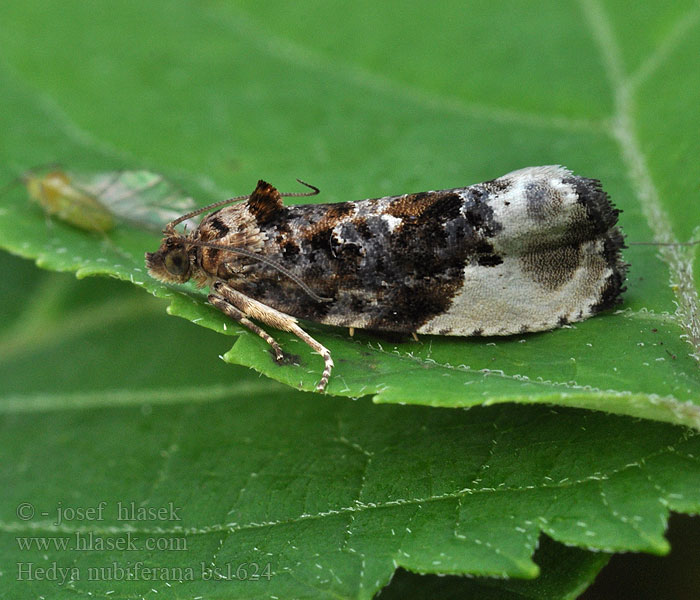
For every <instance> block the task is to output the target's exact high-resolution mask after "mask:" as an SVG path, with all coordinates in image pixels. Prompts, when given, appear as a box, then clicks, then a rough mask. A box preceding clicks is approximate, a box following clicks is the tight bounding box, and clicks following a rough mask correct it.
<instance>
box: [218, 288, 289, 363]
mask: <svg viewBox="0 0 700 600" xmlns="http://www.w3.org/2000/svg"><path fill="white" fill-rule="evenodd" d="M208 300H209V302H210V304H212V305H213V306H214V307H216V308H218V309H219V310H220V311H221V312H222V313H224V314H225V315H226V316H227V317H231V318H232V319H233V320H234V321H236V323H240V324H241V325H243V326H244V327H247V328H248V329H250V330H251V331H252V332H253V333H255V334H257V335H259V336H260V337H261V338H262V339H264V340H265V341H266V342H267V343H268V344H270V346H271V347H272V349H273V350H274V351H275V359H276V360H277V361H278V362H279V361H281V360H282V359H283V358H284V353H283V352H282V348H281V347H280V345H279V344H278V343H277V342H276V341H275V339H274V338H273V337H272V336H271V335H269V334H268V333H267V332H266V331H265V330H263V329H261V328H260V327H258V326H257V325H256V324H255V323H253V322H252V321H251V320H250V319H247V318H246V316H245V315H244V314H243V313H242V312H241V311H240V310H238V309H237V308H236V307H235V306H233V305H232V304H231V303H229V302H228V300H226V299H225V298H222V297H221V296H217V295H216V294H209V297H208Z"/></svg>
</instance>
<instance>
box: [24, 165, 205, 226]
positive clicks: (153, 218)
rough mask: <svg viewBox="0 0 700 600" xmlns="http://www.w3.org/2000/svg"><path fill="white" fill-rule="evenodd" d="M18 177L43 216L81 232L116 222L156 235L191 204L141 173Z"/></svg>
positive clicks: (59, 173) (158, 177) (153, 177)
mask: <svg viewBox="0 0 700 600" xmlns="http://www.w3.org/2000/svg"><path fill="white" fill-rule="evenodd" d="M21 179H22V181H23V182H24V185H25V186H26V188H27V192H28V193H29V197H30V198H31V199H32V200H33V201H34V202H36V203H38V204H39V205H40V206H41V207H42V208H43V209H44V211H45V212H46V213H47V214H48V215H50V216H52V217H56V218H58V219H60V220H61V221H64V222H66V223H68V224H70V225H73V226H74V227H78V228H79V229H82V230H84V231H94V232H99V233H106V232H108V231H110V230H112V229H114V227H115V226H116V224H117V222H126V223H129V224H131V225H133V226H136V227H138V228H139V229H146V230H151V231H160V229H161V228H162V224H163V223H165V222H168V221H171V220H172V219H174V218H177V216H178V215H181V214H182V213H183V212H188V211H190V210H192V209H193V208H194V207H195V205H196V203H195V202H194V200H193V199H192V198H190V197H188V196H185V195H184V194H183V193H182V192H180V191H179V190H177V189H176V188H175V187H174V186H173V185H172V184H170V183H169V182H167V181H166V180H165V179H164V178H163V177H162V176H161V175H158V174H157V173H152V172H150V171H144V170H141V171H107V172H103V173H74V172H69V171H63V170H60V169H51V170H50V171H48V172H44V173H38V172H35V171H28V172H27V173H25V174H24V175H23V176H22V178H21ZM189 226H190V227H192V228H194V227H196V224H193V223H190V224H189Z"/></svg>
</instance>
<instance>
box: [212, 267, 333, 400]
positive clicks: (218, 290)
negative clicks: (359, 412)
mask: <svg viewBox="0 0 700 600" xmlns="http://www.w3.org/2000/svg"><path fill="white" fill-rule="evenodd" d="M212 289H213V290H214V292H215V293H214V294H211V295H210V296H209V298H210V300H209V301H210V302H212V300H211V298H212V296H213V297H214V298H217V297H218V298H220V299H223V300H225V301H226V302H227V304H228V305H229V306H235V307H236V308H238V309H239V311H242V313H243V314H245V315H247V316H249V317H252V318H253V319H256V320H258V321H261V322H263V323H265V324H266V325H270V326H272V327H274V328H275V329H281V330H282V331H289V332H290V333H293V334H294V335H296V336H297V337H298V338H299V339H300V340H302V341H303V342H305V343H306V344H307V345H309V346H310V347H311V348H312V349H313V350H315V351H316V352H318V353H319V354H320V355H321V356H322V357H323V362H324V369H323V374H322V375H321V380H320V381H319V382H318V384H317V385H316V390H317V391H319V392H322V391H323V390H324V389H325V388H326V385H327V384H328V379H329V378H330V376H331V371H332V369H333V359H332V358H331V353H330V350H328V348H326V347H325V346H323V345H321V344H320V343H318V342H317V341H316V340H315V339H314V338H312V337H311V336H310V335H309V334H308V333H306V332H305V331H304V330H303V329H302V328H301V327H299V325H298V324H297V320H296V319H295V318H294V317H292V316H291V315H287V314H285V313H283V312H280V311H279V310H276V309H274V308H272V307H271V306H267V305H266V304H263V303H262V302H258V301H257V300H254V299H253V298H249V297H248V296H246V295H244V294H241V293H240V292H238V291H236V290H234V289H233V288H232V287H230V286H228V285H226V283H224V282H223V281H222V280H220V279H219V280H217V281H215V282H214V283H213V284H212ZM212 304H214V302H212ZM214 306H216V307H217V308H219V309H220V310H223V309H221V308H220V307H219V306H218V305H217V304H214ZM224 312H226V311H224ZM226 314H228V313H226ZM233 318H234V319H235V318H236V317H233ZM236 320H238V319H236ZM241 323H242V322H241ZM245 325H246V327H248V328H250V325H247V324H245ZM251 325H252V323H251ZM256 333H257V332H256ZM258 335H260V336H261V337H263V336H262V335H261V334H260V333H258ZM265 335H267V334H265ZM268 337H269V336H268ZM263 339H265V338H263ZM273 347H274V346H273Z"/></svg>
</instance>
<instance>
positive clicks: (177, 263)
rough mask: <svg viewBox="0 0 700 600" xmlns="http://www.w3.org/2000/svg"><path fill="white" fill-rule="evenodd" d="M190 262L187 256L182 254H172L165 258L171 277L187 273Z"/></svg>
mask: <svg viewBox="0 0 700 600" xmlns="http://www.w3.org/2000/svg"><path fill="white" fill-rule="evenodd" d="M188 266H189V262H188V260H187V255H186V254H185V253H184V252H182V251H180V252H171V253H170V254H167V255H166V256H165V268H166V269H167V270H168V273H170V274H171V275H182V274H184V273H185V271H187V268H188Z"/></svg>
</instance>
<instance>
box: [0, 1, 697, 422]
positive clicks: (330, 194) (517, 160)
mask: <svg viewBox="0 0 700 600" xmlns="http://www.w3.org/2000/svg"><path fill="white" fill-rule="evenodd" d="M38 6H39V5H37V8H36V10H35V9H34V8H33V5H31V3H29V4H28V5H26V6H24V5H22V6H6V7H3V9H2V11H3V14H2V18H3V22H5V23H8V24H12V25H11V26H8V27H6V28H5V29H4V32H3V33H2V34H0V35H1V36H2V37H1V38H0V43H2V47H3V52H4V55H5V57H6V58H5V62H4V64H3V65H1V66H0V80H2V87H3V97H2V99H0V102H1V103H2V106H1V107H0V108H1V109H2V110H1V112H2V114H3V115H5V117H4V118H6V119H7V118H11V119H12V123H13V127H12V128H9V130H8V131H7V135H5V136H4V139H3V142H2V147H0V152H1V153H2V157H3V161H2V165H3V170H2V173H3V174H4V178H5V179H6V180H8V181H9V180H11V179H12V177H14V176H17V175H18V174H20V173H21V172H23V171H24V170H26V169H27V168H30V167H33V166H35V165H37V164H42V163H46V162H55V161H60V162H61V163H62V164H64V165H65V168H68V169H69V170H72V171H76V172H94V173H99V172H105V171H109V170H114V169H118V168H123V167H127V168H130V169H135V168H136V169H142V168H144V167H150V168H152V165H154V164H157V165H159V167H158V168H157V169H155V171H156V172H159V173H162V174H164V175H165V176H166V177H168V178H169V179H170V180H172V181H173V183H174V184H175V185H176V186H178V187H180V188H182V189H186V190H187V191H188V192H190V193H191V194H192V195H194V196H195V197H196V198H197V201H198V202H199V203H200V204H204V203H206V202H208V201H211V200H217V199H221V198H223V197H226V196H227V195H229V194H230V193H231V192H224V191H221V188H222V187H223V186H225V187H226V188H227V189H228V190H234V192H233V193H245V192H249V191H250V190H251V189H252V187H253V182H254V181H255V180H256V179H257V178H258V177H259V176H264V177H266V178H267V179H269V180H271V181H273V182H274V183H276V184H277V185H278V186H279V187H280V188H282V189H288V188H289V189H292V188H291V186H292V184H293V179H294V177H296V176H302V177H304V178H306V179H309V180H311V181H313V182H314V183H315V184H317V185H318V186H320V187H321V188H322V190H323V196H322V199H323V200H325V201H329V200H330V201H333V200H349V199H360V198H363V197H372V196H375V197H376V196H381V195H385V194H398V193H403V192H409V191H415V190H421V189H435V188H441V187H442V188H446V187H452V186H460V185H466V184H469V183H473V182H476V181H480V180H485V179H488V178H492V177H495V176H498V175H501V174H503V173H505V172H507V171H508V170H511V169H513V168H516V167H522V166H524V165H528V164H547V163H563V164H566V165H567V166H569V167H571V168H573V169H574V170H575V171H576V172H577V173H580V174H584V175H588V176H594V177H599V178H600V179H601V180H602V181H603V182H604V185H605V187H606V189H607V190H609V192H610V194H611V196H612V197H613V199H614V200H615V202H616V203H617V204H618V205H619V206H620V207H621V208H623V209H624V211H625V212H624V214H623V218H622V224H623V227H624V229H625V231H626V233H627V235H628V238H629V239H630V240H633V241H645V240H651V239H656V240H658V241H662V242H674V241H684V240H687V239H689V238H691V237H692V236H693V235H694V231H695V228H696V227H698V223H700V218H699V217H698V213H697V211H696V210H694V205H693V204H692V203H693V200H692V198H694V197H695V195H696V194H695V192H696V190H695V188H694V187H693V186H695V181H696V176H695V175H696V171H697V169H696V167H695V165H694V163H692V161H691V163H690V164H688V166H686V164H687V163H686V162H684V161H681V160H677V159H675V158H673V157H680V156H695V155H697V153H698V150H700V148H698V144H700V141H698V138H697V136H695V135H694V131H695V129H694V128H693V126H692V123H693V122H694V121H692V119H697V111H695V110H694V108H695V107H696V106H697V104H698V100H700V98H698V90H699V89H700V82H698V84H699V85H694V84H693V82H694V81H697V79H698V77H700V76H699V75H698V69H695V68H693V66H692V65H693V61H692V60H691V59H690V57H694V56H697V52H698V51H699V50H700V35H699V34H698V29H697V27H695V23H696V22H697V21H698V19H699V17H698V10H697V7H696V6H695V5H694V4H692V3H687V4H685V3H676V4H674V5H673V6H672V7H669V6H666V5H664V4H659V5H658V6H653V5H652V6H651V7H650V8H649V9H648V11H647V12H641V11H640V12H639V13H637V12H635V11H632V14H630V11H629V10H628V7H623V6H618V5H615V4H609V5H608V4H604V3H601V2H598V1H594V0H590V1H586V2H582V3H581V4H580V5H569V4H566V3H565V4H561V3H555V2H552V3H549V4H547V5H546V6H543V7H541V8H540V9H539V10H538V11H531V10H530V9H529V7H528V5H527V4H521V3H517V2H511V3H508V4H506V5H504V6H503V7H501V9H499V13H498V18H497V19H496V20H495V21H494V18H495V17H494V13H493V10H495V9H492V8H485V7H484V8H477V7H471V8H470V9H469V10H468V11H465V9H464V6H463V4H462V3H457V2H456V3H445V4H444V6H443V7H442V8H441V10H439V11H435V10H434V9H433V8H430V7H428V6H427V5H426V6H425V7H424V8H420V7H412V8H410V10H407V9H405V7H404V6H403V5H402V9H401V10H402V11H403V12H404V13H405V14H403V16H402V19H400V20H395V19H390V15H392V14H393V11H394V10H395V9H394V8H392V7H391V4H384V5H383V6H382V7H381V8H377V7H374V6H373V5H372V6H373V8H371V9H370V8H369V7H365V8H362V7H361V6H360V5H358V6H357V7H355V8H354V9H353V11H351V13H350V14H349V15H345V16H344V17H343V18H342V19H339V18H338V15H337V14H336V12H335V10H336V9H335V8H334V6H333V5H332V4H318V5H314V8H313V10H308V11H307V10H305V9H304V8H303V7H298V8H297V9H294V10H292V9H290V8H289V7H288V6H287V5H284V7H285V8H284V10H282V9H281V6H282V5H278V4H277V3H267V4H266V5H265V7H259V6H258V5H257V4H255V5H250V7H247V4H246V3H245V2H241V3H237V4H235V5H230V4H223V3H219V2H210V3H208V4H206V5H201V4H200V5H197V6H196V7H193V6H190V5H189V4H188V3H187V2H180V3H174V4H173V3H168V4H167V6H166V5H165V4H160V3H157V2H156V3H151V4H150V5H149V7H148V8H147V9H143V8H142V7H141V6H140V5H137V4H134V3H129V2H123V3H120V4H119V5H118V6H113V7H110V8H109V9H104V10H103V11H98V12H97V13H95V12H94V11H91V10H87V9H86V7H85V6H84V5H81V4H80V3H71V2H68V3H65V2H61V3H48V4H47V5H44V4H43V3H42V4H41V9H39V8H38ZM137 6H138V8H137ZM645 10H646V9H645ZM367 11H369V12H367ZM651 13H653V19H652V20H651V21H646V20H645V19H649V14H651ZM370 15H371V16H370ZM543 15H547V18H546V19H543V18H542V16H543ZM88 18H89V23H90V24H89V26H87V25H85V23H84V20H85V19H88ZM388 21H390V22H391V28H390V29H387V22H388ZM630 23H633V24H634V26H633V25H631V24H630ZM637 27H645V28H647V29H649V33H648V34H647V29H644V31H645V37H644V38H643V41H640V38H639V35H638V29H637ZM124 28H126V29H127V30H128V35H123V34H122V31H123V29H124ZM426 28H427V29H426ZM494 28H495V29H494ZM39 30H41V31H42V32H43V33H42V36H41V40H40V43H37V39H36V34H35V32H36V31H39ZM156 30H157V31H158V32H159V33H158V36H156V37H154V36H153V35H152V32H153V31H156ZM310 31H313V32H314V35H309V32H310ZM425 31H431V36H430V39H431V42H430V44H429V45H428V46H423V45H422V44H415V43H414V40H419V39H420V40H427V39H428V38H427V37H425V34H424V33H423V32H425ZM486 31H491V33H489V34H488V35H487V34H486V33H485V32H486ZM652 32H653V34H652ZM339 40H346V41H347V43H342V44H340V45H338V42H339ZM350 40H352V43H351V42H350ZM467 40H469V41H468V43H467ZM496 40H501V41H500V42H496ZM502 40H508V43H507V44H505V43H503V42H502ZM136 48H149V51H148V55H146V54H141V53H139V52H136V51H135V49H136ZM194 48H196V51H193V49H194ZM515 48H521V49H524V48H526V49H527V51H526V52H525V51H523V52H521V51H518V52H515V53H513V52H514V50H513V49H515ZM76 56H80V57H84V60H82V62H81V68H80V69H78V70H77V72H76V69H74V68H73V59H74V57H76ZM154 57H157V58H154ZM684 57H688V58H687V59H685V58H684ZM506 74H507V76H505V75H506ZM66 82H70V85H67V83H66ZM554 82H556V84H554ZM650 89H653V90H654V93H648V90H650ZM153 90H158V93H155V94H154V93H153ZM656 115H659V116H658V117H657V116H656ZM680 115H682V117H680ZM670 140H672V143H671V142H670ZM292 149H293V150H292ZM193 173H197V175H193ZM169 174H170V175H169ZM206 177H212V178H215V179H216V181H217V183H218V185H214V184H212V183H211V181H212V180H209V179H205V178H206ZM183 193H184V192H183ZM2 204H3V210H2V215H0V218H1V219H2V220H1V221H0V232H2V245H3V246H4V247H5V248H7V249H9V250H10V251H12V252H15V253H18V254H20V255H22V256H25V257H31V258H35V259H37V260H38V263H39V264H40V265H42V266H44V267H47V268H52V269H59V270H76V271H77V272H78V275H79V276H81V277H82V276H85V275H90V274H108V275H112V276H116V277H119V278H121V279H125V280H130V281H133V282H134V283H137V284H141V285H143V286H144V287H145V288H146V289H148V290H149V291H150V292H152V293H154V294H156V295H158V296H161V297H168V298H170V302H171V305H170V307H169V311H170V312H171V313H172V314H176V315H180V316H183V317H185V318H188V319H191V320H193V321H196V322H197V323H199V324H201V325H203V326H206V327H209V328H212V329H215V330H217V331H223V330H224V328H226V329H227V330H228V331H229V332H230V333H236V334H238V335H239V337H238V340H237V342H236V343H235V345H234V347H233V348H232V349H231V350H230V351H229V352H228V353H226V354H225V358H226V360H227V361H229V362H233V363H239V364H244V365H247V366H251V367H253V368H255V369H256V370H258V371H259V372H261V373H264V374H265V375H267V376H268V377H271V378H273V379H277V380H278V381H282V382H284V383H287V384H289V385H292V386H294V387H298V388H301V389H306V390H311V389H313V387H314V385H315V383H316V382H317V381H318V379H319V378H320V372H321V369H322V363H321V360H320V357H318V356H316V355H314V354H312V353H311V351H310V349H308V348H307V347H306V346H305V345H304V344H303V343H301V342H300V341H299V340H298V339H296V338H294V337H292V336H289V335H282V334H278V333H276V332H275V336H276V337H278V338H279V341H280V342H281V343H282V345H283V347H284V348H285V349H286V350H287V351H288V352H289V353H291V354H292V355H294V356H295V357H296V358H297V360H296V363H297V364H287V365H285V366H280V365H278V364H276V363H275V362H274V360H273V359H272V356H271V354H270V352H269V351H268V347H267V345H266V344H265V343H264V342H263V341H262V340H260V339H259V338H257V337H256V336H253V335H251V334H249V333H248V332H242V331H241V330H240V329H239V328H238V327H237V326H235V325H233V324H232V323H230V322H229V321H228V320H227V319H226V318H225V317H223V316H222V315H219V314H217V313H216V311H214V310H213V309H212V308H211V307H210V306H207V305H206V304H205V293H204V292H196V291H194V290H193V289H192V288H187V289H185V290H183V291H177V290H174V289H169V288H165V287H164V286H161V285H159V284H156V282H154V281H153V280H151V279H150V278H149V277H148V276H147V275H146V274H145V272H144V265H143V254H144V252H145V251H146V250H154V249H155V248H156V247H157V245H158V239H157V237H156V236H153V235H149V234H147V233H145V232H143V231H139V230H137V229H134V228H131V227H129V226H128V224H126V223H124V222H120V224H119V225H118V226H117V227H116V228H115V229H114V230H113V231H110V232H108V233H107V234H106V239H105V238H103V237H101V236H99V235H90V234H89V233H88V234H86V233H85V232H82V231H78V230H76V229H75V228H71V227H70V226H67V225H65V224H63V223H60V222H59V223H57V222H56V221H55V220H54V221H53V222H47V220H46V218H45V217H44V216H43V215H42V214H41V211H40V209H39V208H37V207H27V204H26V199H25V195H24V192H23V191H22V190H21V188H20V187H18V186H16V187H15V188H13V189H11V190H9V191H7V192H6V193H5V194H4V196H3V198H2ZM694 256H695V252H694V248H688V247H677V246H676V247H674V246H662V247H660V248H654V247H639V246H637V247H633V248H630V249H629V250H628V251H627V252H626V257H627V259H628V260H629V262H630V263H631V264H632V267H631V269H630V277H629V281H628V291H627V294H626V301H625V304H624V305H623V307H622V310H621V311H617V312H609V313H607V314H605V315H602V316H600V317H597V318H595V319H592V320H590V321H587V322H584V323H580V324H577V325H576V326H575V327H571V328H567V329H563V330H559V331H554V332H547V333H542V334H536V335H527V336H512V337H509V338H497V339H490V340H489V339H460V338H451V339H448V338H441V337H437V336H424V337H423V338H422V339H421V341H420V342H414V341H403V342H402V343H395V342H392V341H386V340H382V339H381V338H377V337H376V336H371V335H362V334H361V335H359V336H358V337H357V338H356V339H352V338H350V337H349V336H348V335H347V334H346V333H345V332H344V331H341V330H338V329H334V328H326V327H321V326H316V325H313V324H306V325H305V326H306V327H307V329H308V330H309V332H310V333H311V334H312V335H313V336H315V337H317V339H319V341H321V342H322V343H323V344H325V345H327V346H328V347H329V348H330V349H331V351H332V354H333V357H334V359H335V362H336V368H335V371H334V374H333V377H332V380H331V383H330V385H329V387H328V392H329V393H330V394H334V395H346V396H359V395H367V394H372V395H374V398H375V401H377V402H404V403H416V404H429V405H433V406H452V407H454V406H472V405H475V404H481V403H484V402H487V403H497V402H523V403H533V402H534V403H542V402H544V403H556V404H560V405H566V406H577V407H585V408H595V409H603V410H606V411H609V412H614V413H618V414H627V415H633V416H640V417H644V418H649V419H657V420H662V421H668V422H671V423H680V424H685V425H690V426H693V427H700V400H699V398H700V371H699V369H698V356H699V355H698V348H700V333H699V332H700V323H699V321H698V319H699V317H698V314H700V311H698V304H699V303H698V296H697V286H696V281H695V279H694V277H695V276H694V274H693V271H692V265H693V260H694ZM426 390H430V392H429V393H427V394H426V392H425V391H426Z"/></svg>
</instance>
